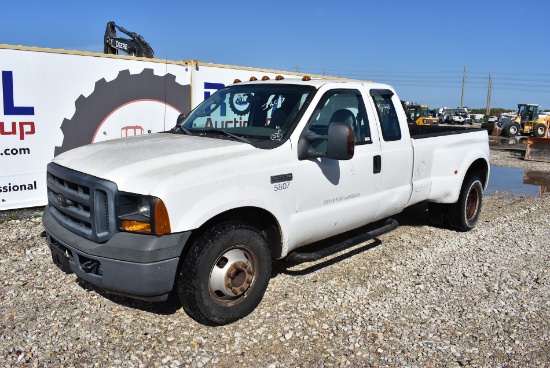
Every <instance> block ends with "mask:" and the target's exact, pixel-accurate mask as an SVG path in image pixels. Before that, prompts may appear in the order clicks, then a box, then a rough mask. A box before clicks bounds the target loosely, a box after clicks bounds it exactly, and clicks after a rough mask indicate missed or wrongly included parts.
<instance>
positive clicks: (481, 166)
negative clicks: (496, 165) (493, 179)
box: [464, 158, 489, 189]
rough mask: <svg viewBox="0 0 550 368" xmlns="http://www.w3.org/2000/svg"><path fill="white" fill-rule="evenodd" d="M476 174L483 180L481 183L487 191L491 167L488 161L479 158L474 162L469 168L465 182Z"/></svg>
mask: <svg viewBox="0 0 550 368" xmlns="http://www.w3.org/2000/svg"><path fill="white" fill-rule="evenodd" d="M474 174H475V175H478V176H479V178H480V179H481V183H482V184H483V188H485V189H487V179H488V174H489V165H488V164H487V161H485V160H484V159H482V158H479V159H477V160H475V161H474V162H472V164H471V165H470V167H469V168H468V171H467V172H466V176H465V177H464V180H466V178H468V177H470V176H471V175H474Z"/></svg>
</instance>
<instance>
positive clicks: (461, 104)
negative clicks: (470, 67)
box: [460, 66, 466, 108]
mask: <svg viewBox="0 0 550 368" xmlns="http://www.w3.org/2000/svg"><path fill="white" fill-rule="evenodd" d="M465 84H466V66H464V74H463V75H462V97H461V98H460V107H461V108H462V107H464V85H465Z"/></svg>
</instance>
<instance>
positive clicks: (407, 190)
mask: <svg viewBox="0 0 550 368" xmlns="http://www.w3.org/2000/svg"><path fill="white" fill-rule="evenodd" d="M370 95H371V104H372V106H373V110H374V111H376V115H377V116H376V120H377V122H378V127H379V129H378V130H377V131H378V132H379V134H380V148H381V152H382V153H381V167H380V173H381V176H382V182H381V186H380V197H381V200H382V205H381V207H380V210H379V212H378V214H377V215H376V219H381V218H384V217H387V216H391V215H394V214H396V213H399V212H401V211H402V210H403V208H405V206H406V204H407V203H408V201H409V198H410V196H411V193H412V167H413V155H412V153H413V152H412V144H411V138H410V134H409V131H408V128H407V124H406V123H405V124H401V122H402V121H406V119H405V117H404V116H403V117H402V118H401V119H400V117H399V114H401V113H402V112H401V111H398V110H397V109H396V106H398V105H399V103H400V102H399V99H397V96H395V95H394V94H393V92H392V91H391V90H389V89H371V90H370Z"/></svg>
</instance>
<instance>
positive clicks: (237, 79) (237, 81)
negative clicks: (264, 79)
mask: <svg viewBox="0 0 550 368" xmlns="http://www.w3.org/2000/svg"><path fill="white" fill-rule="evenodd" d="M233 83H241V80H240V79H239V78H235V80H234V81H233Z"/></svg>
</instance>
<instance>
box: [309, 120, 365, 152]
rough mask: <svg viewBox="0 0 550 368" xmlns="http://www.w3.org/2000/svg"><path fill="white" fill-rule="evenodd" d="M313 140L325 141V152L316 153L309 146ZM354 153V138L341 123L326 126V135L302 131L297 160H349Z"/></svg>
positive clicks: (348, 128)
mask: <svg viewBox="0 0 550 368" xmlns="http://www.w3.org/2000/svg"><path fill="white" fill-rule="evenodd" d="M315 140H325V141H327V152H326V153H324V152H318V151H316V150H315V149H313V147H312V146H311V143H312V142H313V141H315ZM354 153H355V136H354V134H353V131H352V130H351V128H350V127H349V126H348V125H347V124H345V123H342V122H336V121H335V122H332V123H330V124H329V125H328V134H327V135H320V134H317V133H315V132H312V131H311V130H309V129H307V130H304V132H303V133H302V135H301V136H300V139H299V141H298V159H299V160H309V159H312V158H318V157H327V158H330V159H332V160H349V159H351V158H352V157H353V155H354Z"/></svg>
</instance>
